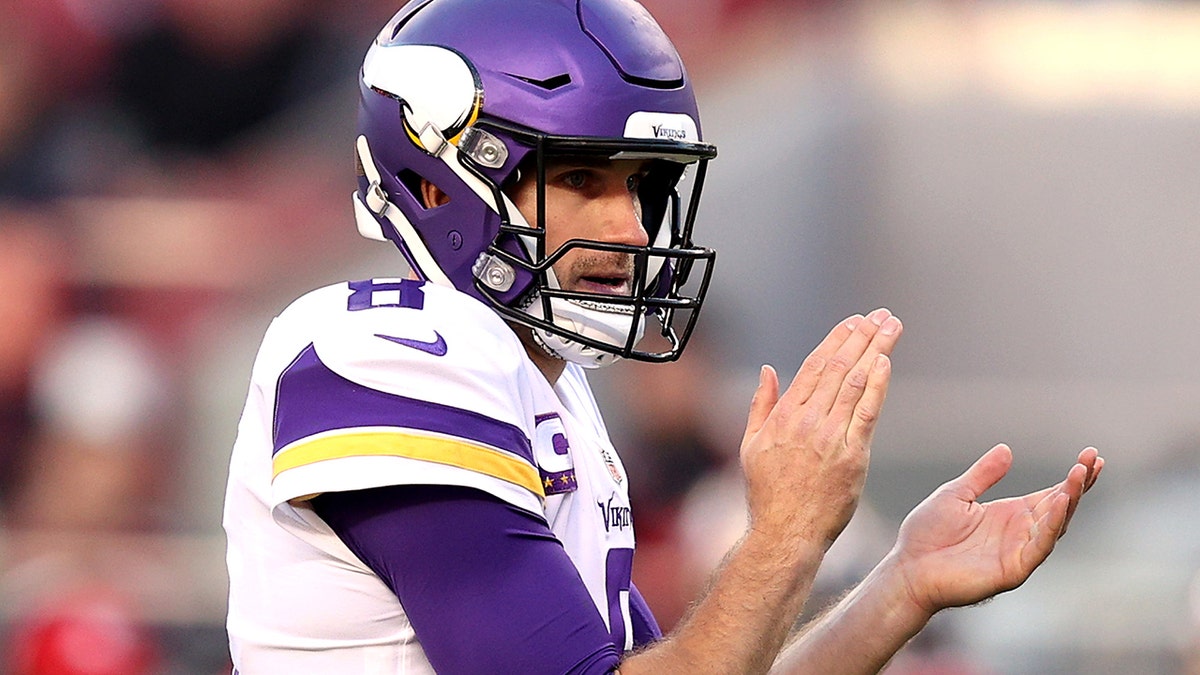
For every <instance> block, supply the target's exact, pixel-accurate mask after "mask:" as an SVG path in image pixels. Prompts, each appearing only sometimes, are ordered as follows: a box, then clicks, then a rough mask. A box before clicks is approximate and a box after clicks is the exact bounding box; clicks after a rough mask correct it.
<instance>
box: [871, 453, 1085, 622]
mask: <svg viewBox="0 0 1200 675" xmlns="http://www.w3.org/2000/svg"><path fill="white" fill-rule="evenodd" d="M1011 465H1012V451H1011V450H1009V448H1008V446H1005V445H997V446H996V447H994V448H992V449H991V450H989V451H988V452H987V453H985V454H984V455H983V457H981V458H980V459H979V460H977V461H976V462H975V464H974V465H972V466H971V468H969V469H967V471H966V472H965V473H963V474H962V475H961V476H959V477H958V478H955V479H954V480H952V481H950V482H948V483H946V484H945V485H942V486H941V487H940V488H938V489H937V490H935V491H934V492H933V494H931V495H930V496H929V497H927V498H926V499H925V501H923V502H922V503H921V504H919V505H918V506H917V507H916V508H915V509H913V511H912V512H911V513H910V514H909V515H908V517H907V518H905V519H904V522H903V524H901V526H900V534H899V537H898V539H897V541H896V547H895V548H894V549H893V550H892V553H891V554H890V555H889V556H888V557H889V560H888V561H885V563H884V564H885V565H887V564H892V565H894V570H893V571H895V572H898V573H899V575H900V577H901V579H902V580H903V583H904V584H905V585H906V587H907V592H908V595H909V596H910V598H911V600H912V601H913V602H914V603H915V604H916V605H917V606H918V607H919V608H920V609H921V610H922V611H924V612H926V613H928V614H933V613H934V612H936V611H938V610H940V609H943V608H945V607H958V606H962V605H970V604H973V603H976V602H980V601H982V600H985V599H987V598H990V597H992V596H994V595H996V594H998V593H1003V592H1004V591H1008V590H1011V589H1013V588H1016V587H1017V586H1020V585H1021V584H1023V583H1024V582H1025V580H1026V579H1028V578H1029V575H1030V574H1032V573H1033V570H1034V569H1036V568H1037V566H1038V565H1040V564H1041V563H1042V561H1044V560H1045V559H1046V557H1047V556H1049V555H1050V552H1051V551H1052V550H1053V549H1054V544H1055V543H1056V542H1057V541H1058V539H1059V537H1061V536H1062V535H1063V534H1064V533H1065V532H1066V530H1067V524H1068V523H1069V521H1070V519H1071V516H1072V515H1073V514H1074V512H1075V507H1076V506H1078V505H1079V499H1080V497H1081V496H1082V495H1083V493H1084V492H1086V491H1087V490H1088V489H1090V488H1091V487H1092V485H1093V484H1095V482H1096V479H1097V478H1098V477H1099V475H1100V471H1101V469H1103V468H1104V459H1103V458H1102V457H1100V456H1099V455H1098V453H1097V451H1096V449H1095V448H1087V449H1085V450H1084V451H1083V452H1081V453H1079V458H1078V461H1077V462H1076V464H1075V465H1074V466H1072V467H1071V469H1070V471H1068V472H1067V477H1066V478H1065V479H1064V480H1063V481H1062V482H1061V483H1058V484H1057V485H1054V486H1051V487H1048V488H1046V489H1044V490H1039V491H1037V492H1034V493H1031V494H1027V495H1025V496H1022V497H1013V498H1009V499H1000V500H996V501H992V502H986V503H984V502H980V501H979V497H980V495H982V494H983V493H984V492H985V491H986V490H988V489H989V488H991V487H992V486H993V485H995V484H996V483H997V482H999V481H1000V479H1001V478H1003V477H1004V475H1005V474H1006V473H1007V472H1008V469H1009V467H1010V466H1011Z"/></svg>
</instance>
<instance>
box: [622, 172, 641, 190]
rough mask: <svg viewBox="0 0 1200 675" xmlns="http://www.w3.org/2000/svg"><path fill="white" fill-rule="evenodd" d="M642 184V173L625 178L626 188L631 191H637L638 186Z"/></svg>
mask: <svg viewBox="0 0 1200 675" xmlns="http://www.w3.org/2000/svg"><path fill="white" fill-rule="evenodd" d="M641 184H642V174H640V173H635V174H633V175H632V176H630V177H629V178H626V179H625V189H626V190H629V191H630V192H637V190H638V187H639V186H641Z"/></svg>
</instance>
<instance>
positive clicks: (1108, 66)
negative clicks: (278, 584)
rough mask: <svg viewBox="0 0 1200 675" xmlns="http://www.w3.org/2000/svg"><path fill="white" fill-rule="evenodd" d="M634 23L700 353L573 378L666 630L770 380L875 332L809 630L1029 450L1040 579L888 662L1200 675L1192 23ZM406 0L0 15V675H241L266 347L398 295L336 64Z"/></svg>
mask: <svg viewBox="0 0 1200 675" xmlns="http://www.w3.org/2000/svg"><path fill="white" fill-rule="evenodd" d="M645 4H646V5H647V6H648V7H649V8H650V9H651V11H652V12H653V13H654V14H655V15H656V16H657V17H658V18H659V20H660V22H661V23H662V24H663V25H664V27H665V28H666V29H667V32H668V33H669V34H670V35H672V37H673V38H674V39H675V41H676V43H677V45H678V47H679V49H680V52H681V53H682V54H683V56H684V58H685V60H686V62H687V63H688V66H689V70H690V71H691V74H692V76H693V78H694V79H695V81H696V83H697V86H698V93H699V97H700V102H701V110H702V112H703V114H704V124H705V131H706V136H707V137H708V139H709V140H711V141H713V142H715V143H716V144H717V145H718V147H719V149H720V152H721V156H720V158H719V159H718V160H717V161H716V162H715V163H714V164H713V165H712V167H711V170H710V173H709V183H708V186H707V189H706V192H705V200H704V206H703V208H702V209H701V215H700V220H699V224H698V227H697V230H698V234H697V240H698V241H699V242H700V243H704V244H709V245H713V246H715V247H716V248H717V249H718V250H719V252H720V255H719V261H718V264H717V268H716V277H715V282H714V288H715V290H714V291H713V293H712V300H711V303H710V305H709V306H708V309H707V310H706V316H705V319H704V320H702V321H701V328H700V329H699V330H698V333H697V337H696V342H695V343H694V344H693V346H692V347H690V348H689V351H688V353H687V354H686V355H685V356H684V358H683V359H681V360H680V361H679V362H677V363H675V364H671V365H665V366H646V365H640V364H619V365H618V366H616V367H614V368H612V369H609V370H607V371H603V372H601V373H598V374H597V376H596V377H595V378H594V382H595V384H596V385H597V388H598V393H599V395H600V396H601V398H602V399H603V401H604V405H605V406H606V409H607V410H608V411H609V428H610V429H611V430H612V432H613V435H614V440H615V441H616V442H617V445H618V448H620V449H621V452H622V456H623V457H624V458H625V463H626V464H627V466H628V468H629V472H630V474H631V475H632V476H633V477H634V478H633V480H632V481H631V489H632V491H633V500H634V505H635V509H636V514H637V521H636V522H637V534H638V540H639V554H638V559H637V562H636V567H635V580H637V581H638V583H639V586H640V588H642V589H643V591H644V592H645V593H646V595H647V597H648V600H649V601H650V604H651V605H652V606H653V607H654V608H655V610H656V612H657V614H658V616H659V618H660V622H661V623H662V624H663V625H664V627H665V628H670V626H671V625H673V623H674V622H676V621H677V620H678V619H679V617H680V615H681V614H682V613H683V612H684V611H685V609H686V605H687V602H688V601H689V600H690V599H691V598H694V597H695V596H696V594H697V593H698V592H699V591H700V589H701V588H702V586H703V583H704V579H705V577H706V575H707V573H708V572H709V571H710V570H711V569H712V567H713V566H715V565H716V564H717V563H718V562H719V558H720V555H721V553H722V552H723V551H724V550H725V549H726V548H727V547H728V546H729V545H730V544H731V543H732V540H733V539H734V538H735V537H736V536H737V535H738V533H739V532H740V530H741V528H742V525H743V519H744V515H743V507H742V502H741V500H742V496H741V483H740V479H739V476H738V471H737V460H736V450H737V445H738V441H739V439H740V435H741V430H742V425H743V423H744V412H745V408H746V405H747V404H748V401H749V397H750V393H751V391H752V388H753V383H754V379H755V376H756V374H757V366H758V365H759V364H761V363H772V364H773V365H775V366H776V367H777V368H778V369H779V370H780V371H781V374H782V375H783V376H784V377H787V376H789V375H790V373H791V372H794V369H795V368H796V367H797V366H798V364H799V362H800V360H801V359H802V358H803V356H804V355H805V354H806V353H807V352H808V350H809V349H811V347H812V346H814V345H815V344H816V342H817V341H818V340H819V339H820V336H821V335H823V334H824V333H825V331H826V330H827V329H828V327H829V326H831V325H832V324H833V323H834V322H836V321H837V320H838V319H840V318H842V317H843V316H845V315H848V314H850V313H853V312H865V311H869V310H870V309H872V308H874V307H876V306H888V307H890V308H891V309H892V310H893V311H895V312H896V313H897V314H898V315H900V316H901V317H902V318H903V319H904V320H905V324H906V335H905V338H904V340H903V341H902V344H901V347H900V349H899V350H898V352H897V354H896V357H895V362H896V366H895V373H896V374H895V382H894V385H893V389H892V393H891V395H890V397H889V403H888V407H887V409H886V410H885V414H884V419H883V422H882V423H881V427H880V429H879V432H878V434H877V439H876V443H875V449H874V455H873V461H872V470H871V475H870V478H869V480H868V483H867V488H866V494H865V497H864V501H863V504H862V506H861V507H860V511H859V513H858V515H857V516H856V517H855V520H854V522H853V523H852V524H851V527H850V528H849V530H848V531H847V533H846V534H845V535H844V536H843V538H842V539H841V540H839V542H838V543H837V544H836V545H835V548H834V550H833V551H832V552H831V554H830V557H829V559H828V561H827V564H826V566H825V568H824V569H823V572H822V576H821V580H820V584H819V585H818V596H819V597H818V598H816V599H814V601H813V602H811V603H810V605H809V609H808V610H807V611H813V610H815V609H816V608H818V607H819V606H820V605H821V604H822V603H823V602H825V601H826V600H827V599H828V598H831V597H834V596H836V595H837V594H839V593H840V592H842V590H843V589H845V588H846V587H847V586H848V585H849V584H852V583H853V582H854V581H855V580H856V579H857V578H859V577H860V576H861V575H862V574H863V573H864V572H865V570H866V569H868V568H869V567H870V566H871V565H872V564H873V563H874V562H875V561H876V560H877V559H878V558H879V557H880V556H881V555H882V554H883V553H884V552H886V549H887V548H888V546H890V544H891V541H892V537H893V535H894V532H895V529H896V526H897V525H898V523H899V520H900V519H901V518H902V517H903V515H904V513H906V512H907V511H908V510H909V509H911V508H912V506H914V505H915V503H916V501H917V500H919V499H921V498H922V497H923V496H924V495H926V494H927V493H928V492H929V491H930V490H932V489H933V488H934V487H935V486H936V485H938V484H939V483H941V482H943V481H945V480H947V479H949V478H951V477H953V476H954V475H956V474H957V473H959V472H960V471H961V470H962V469H963V468H964V467H965V466H966V465H967V464H969V462H970V461H971V460H972V459H974V457H976V456H977V455H978V454H980V453H982V452H983V451H984V450H986V449H987V448H988V447H990V446H991V445H992V444H994V443H996V442H1001V441H1004V442H1008V443H1010V444H1011V445H1012V446H1013V448H1014V450H1015V452H1016V457H1017V460H1016V466H1015V467H1014V471H1013V475H1011V476H1010V477H1009V479H1007V480H1006V481H1005V482H1004V483H1002V485H1001V486H1000V488H998V490H997V495H996V496H1003V495H1004V494H1017V493H1020V492H1024V491H1027V490H1030V489H1033V488H1036V487H1039V486H1041V485H1044V484H1048V483H1050V482H1053V481H1056V480H1058V479H1059V478H1060V476H1061V475H1062V474H1063V472H1065V470H1066V468H1067V466H1068V465H1069V463H1070V462H1071V460H1072V459H1073V457H1074V455H1075V453H1076V452H1078V450H1079V449H1081V448H1082V447H1083V446H1085V445H1096V446H1098V447H1100V448H1101V450H1102V452H1103V454H1104V455H1105V456H1106V457H1107V459H1108V460H1109V468H1108V469H1107V470H1106V474H1105V479H1104V480H1103V481H1101V484H1100V485H1099V486H1098V487H1097V489H1096V490H1095V491H1094V493H1093V494H1091V495H1089V500H1088V501H1089V503H1088V504H1086V507H1085V508H1084V509H1083V510H1081V512H1080V513H1079V515H1078V516H1077V518H1076V521H1075V522H1074V524H1073V525H1072V532H1071V534H1070V535H1069V536H1068V537H1067V538H1066V539H1065V540H1064V541H1063V542H1062V543H1061V544H1060V546H1059V550H1058V551H1057V552H1056V553H1055V556H1054V558H1052V560H1051V561H1050V562H1049V563H1048V565H1047V566H1046V567H1045V568H1044V569H1042V570H1039V572H1038V573H1037V574H1035V575H1034V578H1033V579H1031V580H1030V582H1029V583H1028V584H1027V585H1026V586H1025V587H1024V588H1022V589H1020V590H1018V591H1016V592H1014V593H1010V594H1007V595H1005V596H1002V597H1001V598H999V599H997V600H995V601H993V602H991V603H989V604H987V605H986V606H983V607H977V608H972V609H969V610H960V611H955V612H949V613H946V614H945V615H943V616H940V617H938V618H937V619H936V620H935V623H934V624H933V625H932V626H931V627H930V629H929V630H928V631H926V633H925V634H923V635H922V636H921V637H920V638H918V639H917V640H916V641H914V643H913V644H911V645H910V646H909V647H908V648H907V649H906V650H905V652H903V653H902V654H901V655H900V657H898V658H897V659H896V661H895V662H894V663H893V664H892V666H891V667H890V670H889V672H891V673H893V674H894V675H907V674H910V673H931V674H952V673H953V674H959V675H975V674H979V675H990V674H1001V673H1055V672H1057V673H1080V672H1088V673H1113V674H1116V673H1134V672H1136V673H1200V666H1198V665H1196V663H1195V654H1194V652H1195V651H1196V647H1197V645H1198V644H1200V641H1198V638H1200V584H1197V583H1195V582H1194V581H1193V578H1194V576H1195V574H1196V571H1197V570H1198V569H1200V528H1197V527H1196V526H1195V525H1194V524H1193V522H1192V520H1191V519H1192V517H1194V514H1196V513H1198V512H1200V508H1198V507H1200V495H1198V494H1197V490H1196V488H1197V486H1200V464H1198V462H1197V457H1198V454H1197V450H1198V445H1200V365H1198V364H1200V362H1198V361H1197V359H1196V353H1197V346H1200V339H1198V336H1200V293H1198V292H1197V291H1200V265H1197V264H1196V263H1197V260H1200V228H1197V226H1196V224H1197V217H1198V216H1200V190H1197V186H1200V5H1198V4H1194V3H1187V2H1132V1H1125V2H1120V1H1109V2H1084V1H1079V2H1022V1H1007V2H986V1H982V0H980V1H968V0H957V1H951V0H943V1H934V0H925V1H915V2H903V3H900V2H893V1H890V0H875V1H871V0H850V1H844V2H833V1H829V0H808V1H803V0H645ZM396 6H397V2H396V0H391V1H388V2H384V1H382V0H354V1H352V2H332V1H330V0H8V1H7V2H4V3H0V673H11V674H13V675H33V674H38V675H48V674H52V673H53V674H59V675H76V674H77V675H85V674H87V675H105V674H108V673H113V674H116V673H121V674H122V675H141V674H171V675H173V674H176V673H179V674H189V675H190V674H198V675H215V674H216V673H227V672H228V669H229V666H228V657H227V654H226V643H225V637H224V628H223V620H224V602H225V597H224V594H225V569H224V560H223V555H224V540H223V536H222V534H221V531H220V517H221V516H220V511H221V500H222V497H223V489H224V487H223V486H224V479H225V468H226V463H227V460H228V453H229V449H230V446H231V444H232V441H233V436H234V432H235V427H236V423H237V418H238V414H239V411H240V408H241V405H242V401H243V397H244V395H245V388H246V385H247V383H248V379H249V370H250V364H251V362H252V360H253V357H254V351H255V349H256V347H257V343H258V340H259V338H260V337H261V334H262V331H263V330H264V329H265V327H266V325H267V323H268V322H269V320H270V318H271V317H272V316H273V315H274V314H275V313H276V312H278V311H279V310H280V309H281V308H282V307H283V306H284V305H285V304H286V303H287V302H288V301H290V300H291V299H292V298H293V297H295V296H297V295H298V294H300V293H302V292H304V291H305V290H308V289H309V288H312V287H315V286H317V285H323V284H326V283H330V282H333V281H337V280H341V279H347V278H364V277H367V276H373V275H381V276H386V275H397V274H402V273H403V261H402V259H401V257H400V256H399V255H398V253H396V252H395V251H394V249H392V248H391V247H390V245H383V244H374V243H371V242H367V241H365V240H361V239H360V238H358V237H357V235H356V234H355V232H354V228H353V225H352V213H351V210H350V193H351V191H352V190H353V187H354V184H353V177H352V173H351V171H352V163H351V162H352V159H351V157H352V155H351V150H350V148H351V143H352V138H353V133H354V111H355V105H356V97H357V89H356V80H355V76H356V72H357V67H358V64H359V61H360V59H361V56H362V54H363V53H364V51H365V49H366V45H367V43H368V41H369V40H370V39H371V38H372V37H373V36H374V33H375V31H376V30H377V29H378V28H379V26H381V25H382V24H383V22H384V21H385V20H386V19H387V18H388V17H389V16H390V15H391V14H392V12H393V11H394V10H395V9H396ZM485 37H486V38H487V39H495V40H502V39H503V36H502V35H495V36H485ZM651 368H652V369H653V370H650V369H651ZM331 619H332V620H335V619H334V618H331Z"/></svg>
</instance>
